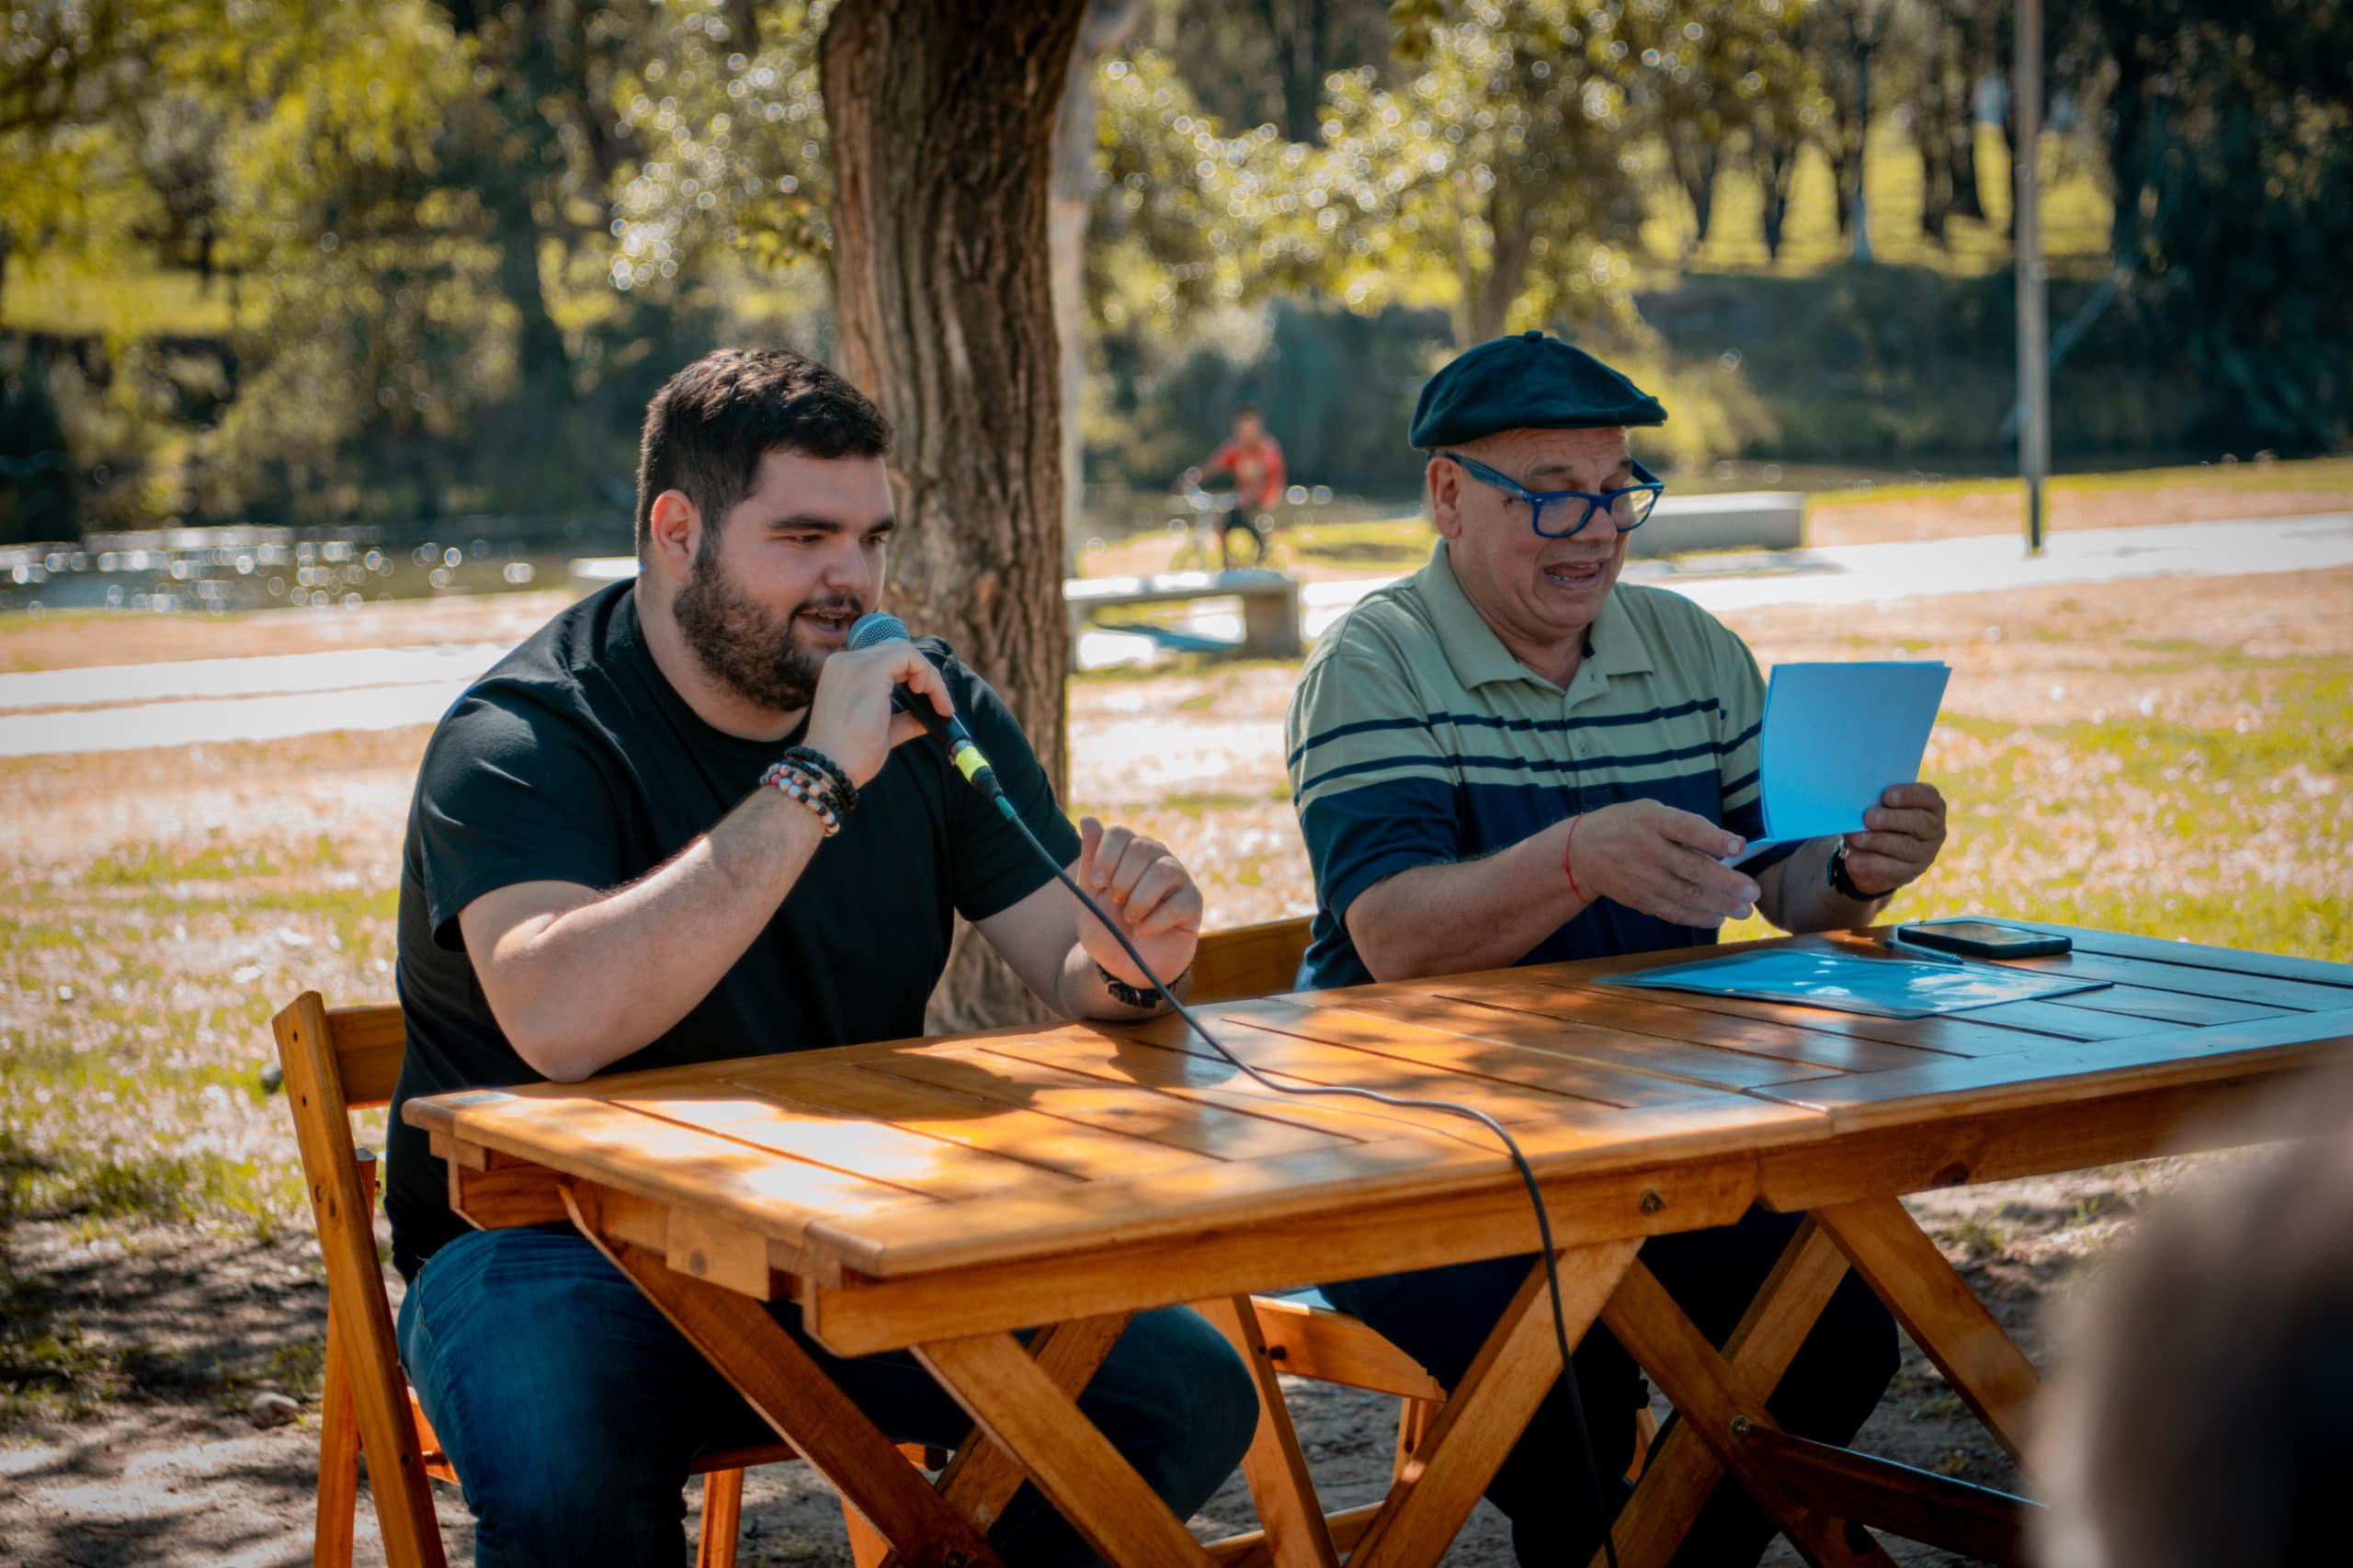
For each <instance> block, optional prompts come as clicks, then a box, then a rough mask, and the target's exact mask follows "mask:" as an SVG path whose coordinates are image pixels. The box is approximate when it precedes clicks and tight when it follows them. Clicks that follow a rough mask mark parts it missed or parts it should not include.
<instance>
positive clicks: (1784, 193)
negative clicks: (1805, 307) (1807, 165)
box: [1749, 131, 1803, 261]
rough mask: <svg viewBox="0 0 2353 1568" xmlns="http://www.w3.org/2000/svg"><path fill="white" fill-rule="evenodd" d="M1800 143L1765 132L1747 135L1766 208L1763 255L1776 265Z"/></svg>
mask: <svg viewBox="0 0 2353 1568" xmlns="http://www.w3.org/2000/svg"><path fill="white" fill-rule="evenodd" d="M1802 145H1803V143H1802V142H1798V141H1797V140H1795V139H1794V138H1790V137H1783V136H1777V135H1772V134H1769V133H1768V132H1765V131H1752V132H1751V133H1750V142H1749V154H1750V163H1751V165H1753V166H1754V168H1755V170H1756V183H1757V186H1758V187H1760V188H1761V190H1762V191H1763V193H1764V199H1765V207H1764V210H1763V212H1762V213H1761V214H1760V222H1762V223H1763V225H1764V229H1765V254H1766V256H1768V257H1770V258H1771V259H1773V260H1775V261H1779V260H1780V259H1781V225H1782V224H1783V223H1784V222H1787V221H1788V219H1789V215H1790V184H1791V183H1792V182H1793V181H1795V180H1796V178H1797V173H1798V153H1799V151H1800V149H1801V148H1802Z"/></svg>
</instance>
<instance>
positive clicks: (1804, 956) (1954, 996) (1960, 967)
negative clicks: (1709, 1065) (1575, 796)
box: [1601, 948, 2108, 1018]
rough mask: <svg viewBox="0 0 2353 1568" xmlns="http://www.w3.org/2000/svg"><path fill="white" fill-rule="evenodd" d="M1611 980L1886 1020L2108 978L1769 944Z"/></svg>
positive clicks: (2061, 991)
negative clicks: (2074, 977) (1780, 1003)
mask: <svg viewBox="0 0 2353 1568" xmlns="http://www.w3.org/2000/svg"><path fill="white" fill-rule="evenodd" d="M1601 983H1602V984H1604V985H1633V986H1644V987H1650V988H1653V989H1656V990H1662V991H1695V992H1698V993H1699V994H1702V995H1709V996H1750V997H1755V998H1756V999H1757V1000H1760V1001H1766V1002H1795V1003H1798V1004H1800V1005H1802V1006H1808V1007H1830V1008H1834V1009H1836V1011H1838V1012H1841V1013H1869V1014H1871V1015H1872V1016H1874V1017H1883V1018H1926V1017H1933V1016H1935V1015H1937V1014H1939V1013H1960V1012H1965V1011H1967V1010H1968V1009H1970V1008H1972V1007H1991V1006H1995V1004H1996V1003H2001V1002H2026V1001H2035V1000H2039V999H2040V998H2042V997H2046V996H2065V995H2069V994H2073V993H2075V992H2077V991H2097V990H2098V989H2100V988H2101V987H2102V986H2104V985H2106V984H2107V983H2108V982H2106V981H2104V980H2074V979H2070V978H2068V977H2066V976H2063V975H2056V974H2040V973H2037V972H2036V971H2032V970H2020V969H2007V968H2004V967H2001V966H1998V965H1995V964H1976V963H1922V962H1917V961H1915V960H1911V959H1874V958H1864V957H1860V956H1858V955H1856V954H1854V953H1845V952H1824V951H1821V950H1819V949H1803V948H1768V949H1764V950H1762V951H1757V952H1745V953H1726V954H1724V955H1723V956H1722V957H1721V958H1712V959H1702V960H1699V962H1697V963H1683V964H1677V965H1675V966H1673V967H1672V968H1669V969H1654V970H1646V971H1643V972H1642V973H1640V974H1625V975H1615V976H1612V977H1611V978H1609V979H1608V980H1605V981H1603V982H1601Z"/></svg>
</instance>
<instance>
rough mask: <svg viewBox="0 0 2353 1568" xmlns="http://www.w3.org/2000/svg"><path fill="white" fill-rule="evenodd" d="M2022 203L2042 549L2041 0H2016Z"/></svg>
mask: <svg viewBox="0 0 2353 1568" xmlns="http://www.w3.org/2000/svg"><path fill="white" fill-rule="evenodd" d="M2011 100H2012V102H2013V103H2014V104H2015V105H2016V106H2017V110H2016V112H2017V114H2018V142H2017V146H2018V163H2017V165H2016V167H2015V168H2013V169H2012V170H2011V177H2012V179H2013V180H2014V181H2015V188H2016V190H2017V193H2018V195H2017V206H2016V208H2015V209H2014V210H2012V213H2011V219H2010V230H2011V243H2012V244H2014V245H2015V246H2016V248H2017V250H2018V472H2019V474H2020V475H2021V476H2023V477H2024V478H2025V480H2026V548H2027V553H2028V554H2029V555H2040V554H2041V553H2042V486H2043V481H2044V480H2045V479H2047V478H2048V477H2049V476H2050V472H2051V353H2050V348H2049V345H2048V338H2049V324H2048V323H2047V322H2046V321H2045V319H2044V309H2043V305H2044V301H2043V272H2042V159H2041V148H2042V0H2018V72H2017V77H2016V80H2015V81H2014V82H2013V83H2012V85H2011Z"/></svg>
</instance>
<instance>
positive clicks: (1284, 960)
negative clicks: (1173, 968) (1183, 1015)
mask: <svg viewBox="0 0 2353 1568" xmlns="http://www.w3.org/2000/svg"><path fill="white" fill-rule="evenodd" d="M1306 953H1307V917H1306V916H1305V915H1301V916H1299V917H1298V918H1297V919H1294V920H1269V921H1267V922H1266V923H1265V924H1263V925H1258V926H1233V927H1232V928H1231V929H1229V930H1224V931H1204V932H1202V933H1201V945H1200V947H1199V949H1198V950H1197V951H1196V952H1195V953H1194V954H1193V994H1192V997H1191V999H1192V1000H1193V1001H1196V1002H1234V1001H1239V1000H1240V999H1241V998H1243V997H1245V996H1271V995H1273V994H1276V993H1278V992H1282V991H1294V990H1297V989H1298V987H1299V960H1301V959H1302V958H1303V957H1305V956H1306Z"/></svg>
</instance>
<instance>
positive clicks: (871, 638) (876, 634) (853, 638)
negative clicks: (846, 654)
mask: <svg viewBox="0 0 2353 1568" xmlns="http://www.w3.org/2000/svg"><path fill="white" fill-rule="evenodd" d="M908 640H909V639H908V637H907V623H906V622H905V621H904V620H901V619H899V618H898V617H897V616H895V615H892V613H891V612H890V611H889V610H882V609H876V610H869V611H867V612H866V613H865V614H864V615H861V616H859V617H858V619H856V620H854V621H851V622H850V626H849V646H850V648H851V650H852V651H853V652H855V651H856V650H858V649H860V648H871V647H873V646H874V644H876V643H877V642H907V641H908Z"/></svg>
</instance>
